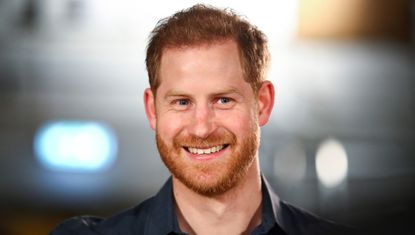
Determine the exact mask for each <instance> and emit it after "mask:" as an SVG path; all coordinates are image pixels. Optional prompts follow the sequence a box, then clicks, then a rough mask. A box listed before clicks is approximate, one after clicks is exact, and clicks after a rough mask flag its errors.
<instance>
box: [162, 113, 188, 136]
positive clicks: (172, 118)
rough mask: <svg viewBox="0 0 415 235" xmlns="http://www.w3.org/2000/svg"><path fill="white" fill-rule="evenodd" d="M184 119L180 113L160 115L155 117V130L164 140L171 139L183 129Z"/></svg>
mask: <svg viewBox="0 0 415 235" xmlns="http://www.w3.org/2000/svg"><path fill="white" fill-rule="evenodd" d="M184 119H185V118H184V117H181V116H180V115H169V114H164V115H160V116H159V117H158V118H157V120H158V121H157V132H158V133H159V135H161V137H162V138H163V139H164V140H172V139H173V138H174V137H175V136H176V135H178V134H179V133H180V132H181V130H183V127H184Z"/></svg>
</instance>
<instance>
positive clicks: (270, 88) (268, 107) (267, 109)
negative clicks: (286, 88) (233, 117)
mask: <svg viewBox="0 0 415 235" xmlns="http://www.w3.org/2000/svg"><path fill="white" fill-rule="evenodd" d="M274 98H275V90H274V85H272V83H271V82H270V81H265V82H263V83H262V85H261V87H260V88H259V90H258V122H259V126H264V125H265V124H267V122H268V119H269V117H270V116H271V112H272V109H273V107H274Z"/></svg>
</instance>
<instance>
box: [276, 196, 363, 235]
mask: <svg viewBox="0 0 415 235" xmlns="http://www.w3.org/2000/svg"><path fill="white" fill-rule="evenodd" d="M279 216H280V219H281V222H282V224H283V227H284V228H285V230H286V231H287V232H288V234H307V235H343V234H344V235H346V234H347V235H349V234H357V232H356V231H355V230H354V229H353V228H351V227H348V226H345V225H340V224H337V223H335V222H333V221H330V220H326V219H323V218H321V217H319V216H317V215H314V214H312V213H310V212H308V211H306V210H304V209H301V208H298V207H295V206H293V205H291V204H289V203H286V202H284V201H280V215H279Z"/></svg>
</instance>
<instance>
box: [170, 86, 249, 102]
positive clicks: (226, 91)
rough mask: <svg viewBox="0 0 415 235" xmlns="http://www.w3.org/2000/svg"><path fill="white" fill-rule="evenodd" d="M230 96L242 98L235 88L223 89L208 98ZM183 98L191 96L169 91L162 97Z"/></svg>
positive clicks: (182, 92)
mask: <svg viewBox="0 0 415 235" xmlns="http://www.w3.org/2000/svg"><path fill="white" fill-rule="evenodd" d="M230 94H236V95H238V96H242V93H241V92H240V91H239V90H237V89H236V88H232V87H231V88H228V89H224V90H222V91H218V92H215V93H212V94H209V96H211V97H214V96H226V95H230ZM184 96H191V95H190V94H189V93H187V92H185V91H180V90H170V91H168V92H167V93H166V94H165V95H164V99H168V98H169V97H184Z"/></svg>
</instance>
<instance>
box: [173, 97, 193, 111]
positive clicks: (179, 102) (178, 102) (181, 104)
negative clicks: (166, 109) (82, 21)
mask: <svg viewBox="0 0 415 235" xmlns="http://www.w3.org/2000/svg"><path fill="white" fill-rule="evenodd" d="M171 105H172V107H173V108H174V109H175V110H186V109H188V108H189V106H190V105H191V102H190V100H189V99H175V100H173V101H172V102H171Z"/></svg>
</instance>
